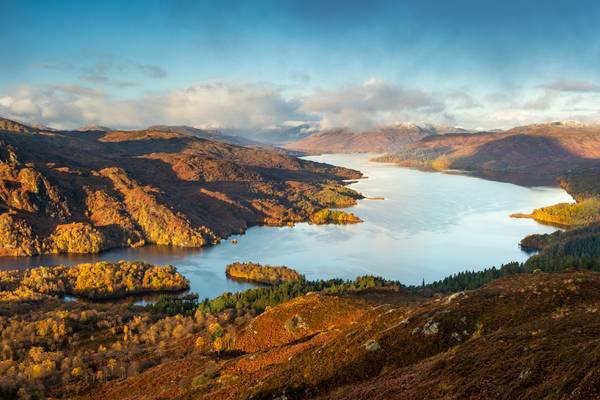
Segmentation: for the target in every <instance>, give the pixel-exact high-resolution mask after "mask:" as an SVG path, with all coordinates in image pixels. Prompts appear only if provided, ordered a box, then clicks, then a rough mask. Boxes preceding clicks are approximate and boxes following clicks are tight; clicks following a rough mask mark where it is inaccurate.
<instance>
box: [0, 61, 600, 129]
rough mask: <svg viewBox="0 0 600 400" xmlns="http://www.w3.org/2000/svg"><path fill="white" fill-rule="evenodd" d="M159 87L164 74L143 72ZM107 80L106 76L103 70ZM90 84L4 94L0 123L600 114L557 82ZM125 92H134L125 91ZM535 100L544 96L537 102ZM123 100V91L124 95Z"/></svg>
mask: <svg viewBox="0 0 600 400" xmlns="http://www.w3.org/2000/svg"><path fill="white" fill-rule="evenodd" d="M142 67H143V69H145V71H146V72H145V73H148V74H154V75H155V78H160V75H161V70H160V69H157V70H154V69H153V68H150V67H151V66H140V68H142ZM93 72H96V75H95V76H96V77H101V76H103V75H102V72H103V71H102V68H96V71H93ZM83 81H84V82H88V83H89V84H90V86H87V85H73V84H70V85H66V84H51V85H50V84H48V85H21V86H15V87H12V88H9V89H7V90H5V91H4V93H0V116H4V117H7V118H12V119H16V120H21V121H25V122H30V123H39V124H44V125H47V126H51V127H56V128H60V129H70V128H75V127H78V126H82V125H106V126H111V127H115V128H128V129H129V128H144V127H147V126H149V125H154V124H177V125H182V124H183V125H190V126H196V127H204V128H232V129H239V130H243V131H246V132H249V131H253V130H254V131H260V130H262V129H268V128H273V127H278V126H282V125H293V124H299V123H311V124H313V125H319V126H320V127H321V128H323V129H326V128H331V127H339V126H345V127H350V128H354V129H357V130H366V129H370V128H373V127H376V126H379V125H390V124H396V123H401V122H417V123H418V122H429V123H438V124H446V125H454V126H464V127H470V128H497V127H500V128H505V127H510V126H513V125H516V124H523V123H531V122H540V121H546V120H552V119H566V118H576V119H582V120H589V119H591V118H594V117H595V116H597V115H599V113H598V111H599V110H598V108H597V107H596V106H595V105H596V104H598V101H599V100H600V99H599V96H600V86H598V85H595V84H594V83H592V82H585V81H569V80H557V81H551V82H547V83H544V84H541V85H537V86H534V87H533V88H525V89H521V92H519V91H518V90H517V91H513V92H508V93H491V94H488V95H486V96H485V97H483V96H476V95H474V94H472V93H470V92H469V90H468V88H459V89H456V90H450V91H439V92H435V91H425V90H421V89H418V88H411V87H407V86H402V85H398V84H394V83H391V82H388V81H385V80H383V79H380V78H376V77H373V78H369V79H367V80H365V81H363V82H362V83H358V84H347V85H343V86H339V87H337V88H333V89H319V88H316V89H313V90H311V91H310V92H309V93H308V94H304V95H302V96H300V95H297V94H296V95H293V96H288V95H286V87H283V86H278V85H274V84H270V83H249V82H244V81H209V82H203V83H200V84H197V85H191V86H189V87H185V88H180V89H172V90H164V91H152V92H142V93H140V94H138V95H136V96H134V97H132V98H121V97H117V96H116V95H115V93H113V92H114V89H113V90H107V88H108V87H109V86H110V87H113V88H114V87H115V86H118V84H119V83H118V82H113V81H112V80H102V79H100V81H98V78H97V79H83ZM122 84H123V85H124V86H126V83H125V82H123V83H122ZM536 92H537V94H536ZM116 93H117V94H118V93H119V92H118V91H117V92H116Z"/></svg>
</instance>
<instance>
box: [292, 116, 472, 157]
mask: <svg viewBox="0 0 600 400" xmlns="http://www.w3.org/2000/svg"><path fill="white" fill-rule="evenodd" d="M451 132H460V133H465V132H467V131H465V130H464V129H461V128H451V127H445V126H436V125H416V124H408V123H407V124H399V125H394V126H387V127H380V128H378V129H375V130H372V131H366V132H355V131H352V130H350V129H347V128H337V129H330V130H326V131H323V132H319V133H315V134H313V135H311V136H308V137H306V138H304V139H301V140H299V141H296V142H292V143H288V144H286V145H284V148H286V149H288V150H294V151H300V152H304V153H308V154H322V153H389V152H394V151H397V150H399V149H401V148H403V147H404V146H406V145H408V144H411V143H414V142H417V141H419V140H421V139H423V138H425V137H427V136H431V135H442V134H447V133H451Z"/></svg>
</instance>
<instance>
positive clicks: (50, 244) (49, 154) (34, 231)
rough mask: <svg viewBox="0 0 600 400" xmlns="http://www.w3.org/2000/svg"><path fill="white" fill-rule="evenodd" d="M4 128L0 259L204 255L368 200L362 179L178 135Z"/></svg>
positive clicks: (6, 124)
mask: <svg viewBox="0 0 600 400" xmlns="http://www.w3.org/2000/svg"><path fill="white" fill-rule="evenodd" d="M0 127H2V128H1V129H0V212H1V213H0V255H12V256H19V255H34V254H44V253H66V252H77V253H95V252H98V251H102V250H105V249H108V248H113V247H124V246H140V245H143V244H145V243H155V244H163V245H171V246H183V247H199V246H204V245H209V244H212V243H216V242H218V241H219V239H220V238H223V237H227V236H228V235H230V234H232V233H238V232H243V231H244V230H245V229H246V228H247V227H248V226H251V225H258V224H275V225H281V224H287V223H294V222H297V221H304V220H306V219H308V218H309V217H310V216H311V215H312V213H314V212H316V211H317V210H319V209H322V208H326V207H329V206H332V207H334V206H335V207H338V206H348V205H351V204H354V202H355V199H356V198H357V197H359V195H358V194H357V193H356V192H354V191H352V190H349V189H347V188H345V187H344V186H342V185H341V181H342V180H343V179H349V178H352V179H354V178H358V177H360V173H359V172H357V171H352V170H348V169H344V168H337V167H332V166H329V165H326V164H320V163H313V162H309V161H305V160H300V159H297V158H294V157H290V156H287V155H284V154H281V153H278V152H274V151H269V150H265V149H258V148H247V147H240V146H236V145H232V144H228V143H224V142H221V141H213V140H207V139H201V138H198V137H195V136H190V135H189V134H182V133H179V132H175V131H173V130H171V131H168V130H167V131H163V130H160V129H159V130H138V131H117V130H115V131H95V130H94V131H88V132H86V133H85V134H82V133H81V132H77V131H72V132H70V131H46V130H40V129H35V128H32V127H28V126H26V125H23V124H19V123H17V122H14V121H10V120H6V119H0Z"/></svg>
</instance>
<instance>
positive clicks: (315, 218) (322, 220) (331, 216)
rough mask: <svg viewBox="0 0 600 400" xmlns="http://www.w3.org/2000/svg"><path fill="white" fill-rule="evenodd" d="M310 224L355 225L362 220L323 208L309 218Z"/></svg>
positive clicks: (347, 213) (343, 212)
mask: <svg viewBox="0 0 600 400" xmlns="http://www.w3.org/2000/svg"><path fill="white" fill-rule="evenodd" d="M310 222H311V223H313V224H317V225H324V224H338V225H344V224H357V223H360V222H363V221H362V219H360V218H358V217H357V216H356V215H354V214H352V213H349V212H346V211H339V210H330V209H329V208H325V209H323V210H320V211H317V212H316V213H314V214H312V215H311V216H310Z"/></svg>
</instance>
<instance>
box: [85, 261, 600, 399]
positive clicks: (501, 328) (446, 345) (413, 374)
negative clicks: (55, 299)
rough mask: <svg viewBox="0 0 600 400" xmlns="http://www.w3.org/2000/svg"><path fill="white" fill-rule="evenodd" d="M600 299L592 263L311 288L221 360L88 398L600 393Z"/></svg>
mask: <svg viewBox="0 0 600 400" xmlns="http://www.w3.org/2000/svg"><path fill="white" fill-rule="evenodd" d="M599 296H600V274H598V273H593V272H566V273H535V274H521V275H515V276H512V277H510V278H504V279H500V280H497V281H494V282H493V283H490V284H488V285H486V286H485V287H483V288H480V289H476V290H472V291H467V292H459V293H456V294H452V295H446V296H437V297H434V298H433V299H429V300H427V299H424V298H422V297H419V296H417V295H411V294H409V293H406V292H403V291H402V290H398V289H390V288H379V289H368V290H366V291H359V292H350V293H346V294H340V295H326V294H309V295H306V296H303V297H300V298H297V299H295V300H292V301H290V302H287V303H284V304H282V305H280V306H276V307H274V308H272V309H270V310H268V311H267V312H265V313H264V314H262V315H260V316H258V317H256V318H255V319H252V320H250V321H248V322H244V323H242V324H241V325H240V328H238V329H237V330H236V331H237V333H236V334H234V337H233V339H232V343H233V344H232V345H231V349H232V351H230V352H224V353H221V356H220V357H216V358H215V357H208V356H207V355H200V354H195V355H190V356H188V357H189V358H186V360H187V362H182V361H181V360H174V361H170V362H165V363H163V364H161V365H158V366H156V367H153V368H150V369H148V370H146V371H145V372H142V373H141V374H139V375H135V376H132V377H130V378H126V379H123V380H116V381H115V380H113V381H111V382H108V383H106V384H103V385H100V386H98V387H97V388H96V389H93V390H92V391H91V392H89V393H87V394H85V395H82V396H80V397H78V398H80V399H93V398H108V397H110V398H120V399H158V398H176V399H247V398H258V399H262V398H264V399H267V398H277V397H280V396H285V398H288V399H307V398H337V399H379V398H380V399H384V398H385V399H414V398H439V399H442V398H444V399H448V398H452V399H454V398H455V399H458V398H461V399H462V398H469V399H486V398H498V397H502V396H508V397H510V398H514V399H521V398H542V397H547V396H552V397H553V398H561V399H562V398H565V399H566V398H596V397H598V395H599V394H600V392H599V389H598V388H599V387H600V375H599V373H598V371H599V370H598V368H597V363H598V361H599V359H600V358H599V357H600V353H598V339H597V338H598V335H599V334H600V331H599V329H600V328H599V327H600V312H599V310H598V307H597V304H598V301H600V297H599ZM340 307H341V308H340ZM338 310H339V311H338ZM316 316H318V318H316ZM273 330H275V331H274V332H279V333H280V334H277V335H271V334H270V333H269V332H273ZM252 338H257V339H256V340H252ZM233 350H235V351H233ZM157 383H158V384H157ZM149 388H152V390H149ZM280 398H281V397H280Z"/></svg>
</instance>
